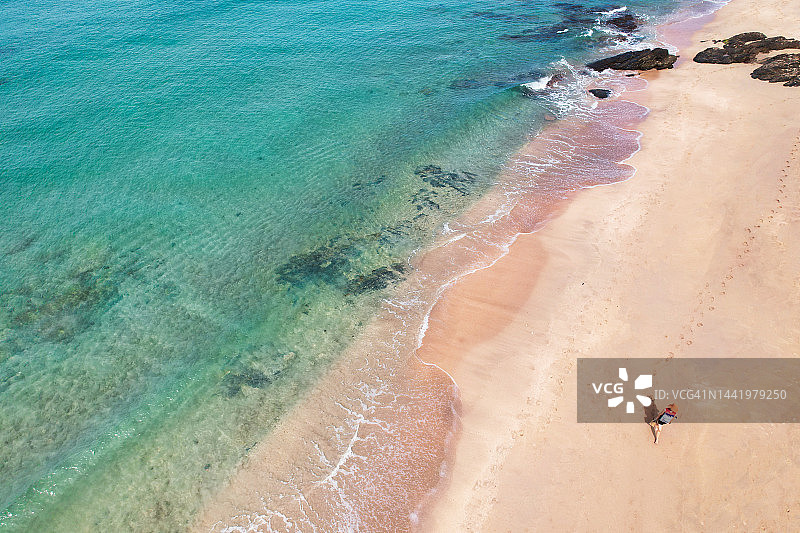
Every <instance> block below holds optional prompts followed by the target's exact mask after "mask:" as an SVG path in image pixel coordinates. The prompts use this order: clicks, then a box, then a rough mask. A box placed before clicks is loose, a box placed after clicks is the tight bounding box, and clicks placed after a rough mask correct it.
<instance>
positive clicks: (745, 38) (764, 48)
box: [694, 32, 800, 65]
mask: <svg viewBox="0 0 800 533" xmlns="http://www.w3.org/2000/svg"><path fill="white" fill-rule="evenodd" d="M715 42H720V41H715ZM721 42H722V43H724V44H723V46H722V48H706V49H705V50H703V51H701V52H698V54H697V55H696V56H695V57H694V61H695V62H696V63H715V64H722V65H727V64H730V63H752V62H754V61H755V60H756V57H757V56H758V54H764V53H767V52H772V51H774V50H785V49H787V48H800V41H798V40H797V39H787V38H786V37H766V36H765V35H764V34H763V33H759V32H747V33H740V34H738V35H734V36H733V37H731V38H730V39H725V40H723V41H721Z"/></svg>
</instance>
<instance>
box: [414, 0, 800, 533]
mask: <svg viewBox="0 0 800 533" xmlns="http://www.w3.org/2000/svg"><path fill="white" fill-rule="evenodd" d="M797 20H800V8H798V7H797V6H791V5H790V4H789V3H788V2H786V1H776V0H770V1H769V2H766V3H765V2H758V3H757V2H754V1H753V0H733V2H731V3H730V4H728V5H726V6H724V7H722V8H721V9H720V10H719V11H717V12H716V13H715V14H714V16H713V17H706V18H701V19H700V20H694V21H691V23H687V25H686V26H687V27H686V28H684V29H679V28H678V29H676V28H675V27H674V26H673V27H668V28H665V30H666V31H667V32H669V33H670V38H669V39H668V40H670V41H672V42H680V44H681V52H680V53H681V56H682V57H681V60H680V61H679V63H678V64H677V65H676V68H675V69H674V70H670V71H665V72H663V73H644V74H643V75H642V77H643V78H645V79H647V80H648V82H649V83H650V86H649V87H648V89H647V91H644V92H640V93H636V94H635V95H630V94H626V95H625V96H624V97H625V98H627V99H632V100H634V101H637V102H639V103H643V104H645V105H647V107H648V108H650V115H649V116H648V117H647V118H646V119H645V120H644V122H643V123H642V124H640V125H639V129H640V130H641V131H642V133H643V137H642V139H641V142H642V148H641V150H640V151H639V152H637V153H636V154H635V155H634V156H632V157H631V159H630V160H629V161H627V162H628V163H629V164H631V165H633V166H634V167H636V169H637V171H636V177H635V178H634V179H632V180H627V181H625V182H621V183H615V184H614V186H613V187H594V188H590V189H584V190H582V191H580V192H579V193H578V194H576V195H575V198H574V199H573V200H572V201H571V202H569V203H568V204H567V205H566V207H565V210H564V212H562V213H561V214H560V215H559V216H558V217H555V218H554V219H553V220H551V221H550V222H549V223H548V224H547V225H546V226H545V227H544V228H543V229H541V230H540V231H538V232H536V233H533V234H527V235H521V236H520V237H519V238H518V239H517V240H516V242H515V243H514V244H513V245H512V246H511V248H510V250H509V253H508V254H507V255H506V256H504V257H503V258H502V259H500V260H499V261H498V262H497V263H496V264H495V265H494V266H493V267H491V268H489V269H485V270H482V271H479V272H476V273H474V274H472V275H470V276H469V277H468V278H466V279H463V280H462V281H461V282H460V283H459V284H458V285H456V286H454V287H451V288H450V289H449V290H448V292H447V293H446V294H445V295H444V296H443V298H442V299H441V300H440V301H439V303H438V304H437V308H435V309H434V310H433V312H432V314H431V319H430V323H431V326H430V328H429V331H428V335H426V338H427V341H428V342H427V343H426V342H423V345H422V347H421V348H420V356H421V357H422V358H423V359H424V360H426V361H432V362H434V363H436V364H438V365H440V366H442V368H444V369H445V370H446V371H447V372H448V373H450V374H452V375H453V376H454V379H455V380H456V382H457V383H459V386H460V391H461V404H462V412H461V427H462V431H461V434H460V437H459V440H458V442H457V444H456V446H455V450H454V457H453V462H452V466H451V469H450V472H449V478H448V482H447V485H446V487H444V489H443V490H442V491H441V492H440V493H439V494H438V495H437V499H436V501H435V502H434V503H433V505H432V506H431V507H430V508H429V509H428V511H427V513H426V514H425V516H424V519H423V522H422V528H421V529H422V530H431V531H438V530H448V529H450V530H459V531H482V530H485V531H506V530H510V531H516V530H534V531H536V530H607V529H620V527H621V525H623V524H624V527H625V528H629V529H644V528H658V529H681V528H683V529H686V528H689V529H701V530H702V529H717V528H726V529H731V528H739V527H742V528H744V529H753V528H756V527H766V528H767V529H773V530H778V529H783V530H787V529H790V528H791V527H792V526H793V527H795V528H796V527H798V526H799V525H800V517H798V515H800V503H799V502H798V500H797V498H796V496H794V495H795V494H796V493H797V492H798V489H799V488H800V482H798V481H797V480H798V479H800V476H798V474H800V457H799V456H798V452H796V451H795V450H794V449H793V447H792V440H796V439H797V438H798V437H800V431H798V430H797V429H796V428H793V427H791V425H783V426H780V425H774V424H753V425H749V424H748V425H744V424H735V425H725V426H724V428H714V429H715V432H714V433H713V434H712V433H711V431H710V430H709V428H708V427H707V426H703V425H696V426H691V425H680V424H678V425H676V426H674V427H670V428H669V430H668V431H667V432H665V438H663V439H662V442H661V443H660V444H659V446H657V447H656V446H653V444H652V440H651V439H650V435H649V432H648V429H647V427H646V426H645V425H642V426H641V427H640V426H639V425H625V426H626V427H618V426H614V425H600V426H603V427H597V428H594V427H593V428H591V429H592V434H591V435H590V434H589V429H588V428H586V427H585V426H582V425H579V424H577V423H576V422H575V420H576V413H575V406H574V405H573V404H574V397H575V383H574V382H575V375H574V373H575V359H576V358H577V357H588V356H597V357H636V356H639V357H660V356H667V357H672V356H674V357H681V356H694V357H704V356H706V357H714V356H716V357H725V356H730V357H733V356H745V355H747V356H752V357H755V356H762V357H769V356H773V357H774V356H777V355H780V356H784V357H786V356H793V357H798V356H800V328H798V326H797V324H798V323H800V305H798V302H799V301H800V297H799V296H800V280H798V279H797V278H796V277H795V276H796V274H795V273H796V272H797V271H800V253H798V252H796V251H793V249H792V247H791V246H787V244H791V242H792V239H793V238H794V237H793V235H797V234H798V230H800V194H798V191H797V190H796V187H795V189H794V190H792V188H791V186H792V181H791V180H790V179H788V177H790V176H792V177H794V178H795V179H796V178H798V177H800V161H798V157H800V127H798V125H797V124H791V119H790V118H784V117H794V116H797V114H798V112H800V91H792V90H791V88H786V87H782V86H780V85H775V84H767V83H765V82H761V81H758V80H752V79H750V76H749V72H750V70H752V68H753V67H752V65H699V64H696V63H693V62H692V61H691V58H692V57H693V56H694V54H695V53H696V52H697V51H699V50H700V49H702V48H704V47H705V46H707V45H704V44H701V43H700V41H702V40H708V39H711V38H717V39H721V38H727V37H730V36H731V35H734V34H737V33H740V32H744V31H762V32H765V33H767V34H768V35H785V36H787V37H794V36H797V34H800V24H798V23H795V24H794V25H792V22H791V21H797ZM692 24H694V25H695V27H692ZM672 33H675V35H674V36H673V35H672ZM676 38H677V39H676ZM681 40H683V42H681ZM709 44H710V43H709ZM720 107H722V109H720ZM787 185H788V187H787ZM794 239H795V242H797V241H796V238H794ZM795 250H796V249H795ZM532 270H533V274H532V273H531V271H532ZM530 277H535V279H534V281H533V288H532V290H530V291H529V292H527V291H526V294H524V298H523V299H524V303H523V304H522V305H521V306H520V308H519V309H515V310H513V311H511V312H508V311H507V309H503V306H504V302H505V298H506V296H505V294H506V293H509V294H512V293H514V292H515V291H516V290H517V287H520V286H522V287H524V286H526V284H527V285H529V284H530V280H529V278H530ZM755 302H767V303H768V304H769V305H768V306H758V305H756V304H755ZM465 309H466V310H465ZM464 324H468V326H467V327H468V328H474V327H475V324H478V326H477V327H480V325H481V324H494V330H493V332H492V335H489V336H486V337H485V338H479V339H473V340H472V342H470V341H469V340H468V341H466V342H463V343H460V342H456V343H453V342H452V339H458V338H459V335H462V336H463V335H464V334H465V333H464V330H465V326H464ZM454 344H455V346H454ZM776 354H777V355H776ZM722 431H724V432H725V433H722ZM743 443H744V445H743ZM790 480H794V482H791V481H790ZM670 495H671V496H672V497H674V498H675V499H676V500H677V501H679V502H680V503H679V504H676V505H678V507H679V508H678V509H672V510H670V511H667V512H665V513H663V516H656V514H655V513H654V512H653V511H654V509H655V508H657V507H658V506H659V505H660V504H661V503H662V501H663V498H665V497H669V496H670Z"/></svg>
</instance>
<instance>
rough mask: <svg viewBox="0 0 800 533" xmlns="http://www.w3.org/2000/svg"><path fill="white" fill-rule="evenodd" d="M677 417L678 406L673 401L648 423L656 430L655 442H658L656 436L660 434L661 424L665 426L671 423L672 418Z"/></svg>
mask: <svg viewBox="0 0 800 533" xmlns="http://www.w3.org/2000/svg"><path fill="white" fill-rule="evenodd" d="M676 418H678V406H677V405H675V404H674V403H671V404H669V405H668V406H667V408H666V409H664V410H663V411H661V413H659V415H658V416H657V417H656V418H655V420H653V421H652V422H650V425H651V426H652V427H654V428H655V430H656V440H655V443H656V444H658V437H659V435H661V426H666V425H667V424H669V423H671V422H672V421H673V420H675V419H676Z"/></svg>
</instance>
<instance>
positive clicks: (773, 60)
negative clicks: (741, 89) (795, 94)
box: [750, 54, 800, 87]
mask: <svg viewBox="0 0 800 533" xmlns="http://www.w3.org/2000/svg"><path fill="white" fill-rule="evenodd" d="M750 76H751V77H752V78H755V79H757V80H764V81H768V82H770V83H783V84H784V85H785V86H787V87H800V54H778V55H776V56H775V57H770V58H769V59H766V60H764V61H763V62H762V64H761V66H760V67H758V68H757V69H755V70H754V71H753V72H752V74H750Z"/></svg>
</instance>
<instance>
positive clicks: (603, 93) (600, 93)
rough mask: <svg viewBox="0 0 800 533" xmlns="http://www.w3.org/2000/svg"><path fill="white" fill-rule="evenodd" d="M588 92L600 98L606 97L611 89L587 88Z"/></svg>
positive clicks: (609, 94) (610, 92)
mask: <svg viewBox="0 0 800 533" xmlns="http://www.w3.org/2000/svg"><path fill="white" fill-rule="evenodd" d="M589 92H590V93H592V94H593V95H594V96H596V97H598V98H600V99H603V98H608V97H609V96H611V94H612V91H611V89H589Z"/></svg>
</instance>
